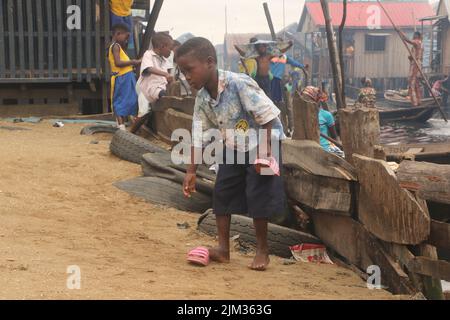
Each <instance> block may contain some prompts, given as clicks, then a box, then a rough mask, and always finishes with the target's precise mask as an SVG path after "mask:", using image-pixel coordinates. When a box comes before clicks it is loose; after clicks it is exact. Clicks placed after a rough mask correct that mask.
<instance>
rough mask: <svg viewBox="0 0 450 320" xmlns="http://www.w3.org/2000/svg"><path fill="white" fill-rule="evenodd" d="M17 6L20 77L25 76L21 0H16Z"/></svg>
mask: <svg viewBox="0 0 450 320" xmlns="http://www.w3.org/2000/svg"><path fill="white" fill-rule="evenodd" d="M16 1H17V2H16V4H17V8H16V12H17V30H18V33H19V39H18V50H19V52H18V54H19V67H20V69H19V74H20V77H22V78H25V53H26V50H25V37H24V34H23V26H24V21H23V2H22V0H16Z"/></svg>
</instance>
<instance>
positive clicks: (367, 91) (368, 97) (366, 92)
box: [358, 78, 377, 108]
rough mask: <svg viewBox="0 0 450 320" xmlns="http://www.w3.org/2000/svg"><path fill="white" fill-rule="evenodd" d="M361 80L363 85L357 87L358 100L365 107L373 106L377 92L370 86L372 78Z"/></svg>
mask: <svg viewBox="0 0 450 320" xmlns="http://www.w3.org/2000/svg"><path fill="white" fill-rule="evenodd" d="M361 82H362V84H363V85H364V87H363V88H361V89H359V94H358V102H359V103H361V104H362V105H363V106H364V107H366V108H375V103H376V101H377V92H376V90H375V89H374V88H373V86H372V80H370V79H369V78H364V79H363V80H362V81H361Z"/></svg>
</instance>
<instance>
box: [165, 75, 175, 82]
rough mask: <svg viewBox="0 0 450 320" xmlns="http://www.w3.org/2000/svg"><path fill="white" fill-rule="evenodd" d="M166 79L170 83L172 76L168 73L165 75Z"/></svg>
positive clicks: (172, 79)
mask: <svg viewBox="0 0 450 320" xmlns="http://www.w3.org/2000/svg"><path fill="white" fill-rule="evenodd" d="M166 79H167V82H168V83H172V82H173V81H174V78H173V76H172V75H170V74H168V75H166Z"/></svg>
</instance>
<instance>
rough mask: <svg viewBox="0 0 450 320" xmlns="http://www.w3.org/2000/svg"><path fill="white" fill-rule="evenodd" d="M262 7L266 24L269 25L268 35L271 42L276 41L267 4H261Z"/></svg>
mask: <svg viewBox="0 0 450 320" xmlns="http://www.w3.org/2000/svg"><path fill="white" fill-rule="evenodd" d="M263 7H264V13H265V14H266V19H267V23H268V24H269V29H270V35H271V36H272V40H273V41H276V40H277V36H276V34H275V29H274V28H273V23H272V17H271V16H270V11H269V6H268V5H267V2H264V3H263Z"/></svg>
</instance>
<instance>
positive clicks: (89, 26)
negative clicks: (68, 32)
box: [84, 1, 92, 82]
mask: <svg viewBox="0 0 450 320" xmlns="http://www.w3.org/2000/svg"><path fill="white" fill-rule="evenodd" d="M85 11H86V14H85V17H86V29H85V32H84V37H85V46H86V47H85V53H86V58H85V61H86V68H91V66H92V42H91V39H92V37H91V34H92V33H91V31H92V30H91V29H92V22H91V20H92V19H91V17H92V12H91V11H92V5H91V1H86V9H85ZM91 80H92V75H91V74H90V73H88V74H87V81H88V82H90V81H91Z"/></svg>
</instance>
